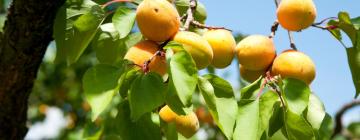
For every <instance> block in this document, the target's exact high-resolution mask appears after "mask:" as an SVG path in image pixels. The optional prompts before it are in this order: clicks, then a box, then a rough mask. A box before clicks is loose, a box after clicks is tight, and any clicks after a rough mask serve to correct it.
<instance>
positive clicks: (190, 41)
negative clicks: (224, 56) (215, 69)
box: [174, 31, 213, 69]
mask: <svg viewBox="0 0 360 140" xmlns="http://www.w3.org/2000/svg"><path fill="white" fill-rule="evenodd" d="M174 41H176V42H178V43H181V44H182V45H183V47H184V49H185V50H186V51H187V52H188V53H189V54H190V55H191V56H192V58H193V59H194V61H195V63H196V67H197V68H198V69H203V68H206V67H207V66H208V65H209V64H210V63H211V61H212V59H213V50H212V49H211V46H210V44H209V43H208V42H207V41H206V40H205V39H204V38H203V37H202V36H200V35H198V34H196V33H193V32H189V31H180V32H178V33H177V34H176V35H175V36H174Z"/></svg>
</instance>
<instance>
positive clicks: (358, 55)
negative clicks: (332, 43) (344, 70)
mask: <svg viewBox="0 0 360 140" xmlns="http://www.w3.org/2000/svg"><path fill="white" fill-rule="evenodd" d="M346 53H347V57H348V62H349V66H350V71H351V75H352V79H353V82H354V86H355V89H356V93H355V98H357V97H358V96H359V94H360V49H357V48H354V47H351V48H346Z"/></svg>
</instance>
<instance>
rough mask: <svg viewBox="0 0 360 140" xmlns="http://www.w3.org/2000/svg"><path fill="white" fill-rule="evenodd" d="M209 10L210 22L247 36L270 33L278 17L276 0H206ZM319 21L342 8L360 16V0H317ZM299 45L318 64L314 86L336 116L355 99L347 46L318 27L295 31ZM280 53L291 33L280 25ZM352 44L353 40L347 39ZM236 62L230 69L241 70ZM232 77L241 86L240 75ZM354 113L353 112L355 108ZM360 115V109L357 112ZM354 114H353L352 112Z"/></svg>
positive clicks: (233, 81) (287, 44) (277, 47)
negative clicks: (342, 107) (343, 106)
mask: <svg viewBox="0 0 360 140" xmlns="http://www.w3.org/2000/svg"><path fill="white" fill-rule="evenodd" d="M201 2H202V3H204V5H205V7H206V8H207V12H208V19H207V21H206V24H208V25H217V26H225V27H227V28H229V29H232V30H233V32H234V33H238V32H239V33H243V34H246V35H251V34H263V35H268V34H269V33H270V27H271V25H272V24H273V22H274V20H275V19H276V8H275V4H274V1H273V0H221V1H218V0H202V1H201ZM314 3H315V5H316V8H317V17H316V21H317V22H318V21H321V20H322V19H324V18H327V17H332V16H337V13H338V12H339V11H347V12H349V13H350V16H351V17H356V16H360V8H359V5H360V1H359V0H315V1H314ZM293 36H294V40H295V43H296V46H297V48H298V49H299V50H300V51H302V52H304V53H306V54H307V55H309V56H310V57H311V58H312V59H313V61H314V63H315V65H316V74H317V75H316V78H315V80H314V82H313V83H312V84H311V89H312V91H313V92H315V93H316V94H317V95H318V96H319V97H320V98H321V100H322V101H323V102H324V104H325V107H326V109H327V112H329V113H330V114H331V115H334V114H335V112H336V111H337V110H338V109H339V108H340V107H341V106H342V105H343V104H344V103H346V102H349V101H351V100H353V97H354V94H355V88H354V86H353V83H352V79H351V73H350V70H349V66H348V63H347V58H346V52H345V49H344V48H343V47H342V46H341V44H340V43H339V42H338V41H336V40H335V39H334V38H333V37H332V36H331V34H329V33H328V32H327V31H323V30H320V29H317V28H308V29H306V30H304V31H302V32H300V33H294V34H293ZM274 41H275V45H276V49H277V52H278V53H279V52H282V51H283V50H286V49H289V48H290V47H289V39H288V36H287V32H286V31H285V30H284V29H283V28H281V27H280V28H279V29H278V31H277V32H276V36H275V39H274ZM345 42H346V44H347V45H349V46H350V42H349V41H348V39H347V38H345ZM236 67H237V66H236V64H232V66H231V67H229V68H227V70H230V71H231V74H236V75H238V73H237V68H236ZM232 77H233V79H229V80H230V81H231V82H232V84H234V86H235V85H237V82H238V80H237V79H236V76H232ZM352 112H353V111H352ZM354 113H355V114H359V113H360V111H359V110H357V111H356V112H354ZM352 114H353V113H352Z"/></svg>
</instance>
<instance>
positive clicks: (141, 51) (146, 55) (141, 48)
mask: <svg viewBox="0 0 360 140" xmlns="http://www.w3.org/2000/svg"><path fill="white" fill-rule="evenodd" d="M156 51H158V44H156V43H155V42H153V41H149V40H145V41H141V42H139V43H137V44H136V45H135V46H133V47H131V48H130V49H129V50H128V51H127V53H126V54H125V57H124V59H127V60H130V61H132V62H134V63H135V64H137V65H139V66H143V65H144V62H146V61H148V60H149V59H150V58H151V57H152V56H153V55H154V54H155V53H156ZM149 70H150V71H152V72H157V73H158V74H160V75H164V74H165V73H166V60H165V57H161V56H155V58H154V59H153V60H152V61H151V62H150V64H149Z"/></svg>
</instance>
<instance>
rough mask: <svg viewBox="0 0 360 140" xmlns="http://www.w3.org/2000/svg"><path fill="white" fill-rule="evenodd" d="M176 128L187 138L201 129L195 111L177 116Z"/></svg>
mask: <svg viewBox="0 0 360 140" xmlns="http://www.w3.org/2000/svg"><path fill="white" fill-rule="evenodd" d="M175 124H176V130H177V131H178V132H179V133H180V134H181V135H183V136H184V137H186V138H190V137H192V136H193V135H194V134H195V133H196V132H197V131H198V130H199V127H200V125H199V120H198V118H197V117H196V114H195V113H194V112H191V113H189V114H187V115H181V116H178V117H176V120H175Z"/></svg>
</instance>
